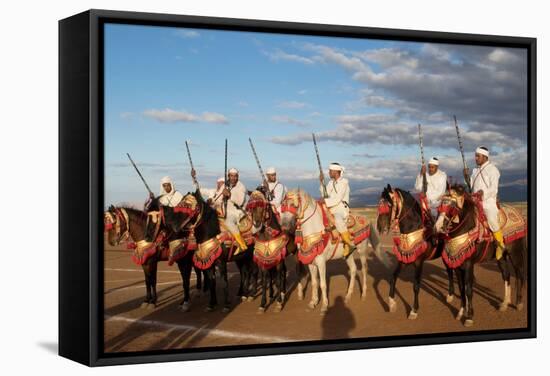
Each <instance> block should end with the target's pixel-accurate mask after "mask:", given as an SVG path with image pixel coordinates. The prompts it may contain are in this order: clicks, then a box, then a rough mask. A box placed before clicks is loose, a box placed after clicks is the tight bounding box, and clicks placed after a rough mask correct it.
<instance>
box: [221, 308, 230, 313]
mask: <svg viewBox="0 0 550 376" xmlns="http://www.w3.org/2000/svg"><path fill="white" fill-rule="evenodd" d="M229 311H231V308H229V307H223V308H222V313H227V312H229Z"/></svg>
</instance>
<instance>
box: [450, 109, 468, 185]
mask: <svg viewBox="0 0 550 376" xmlns="http://www.w3.org/2000/svg"><path fill="white" fill-rule="evenodd" d="M453 119H454V123H455V129H456V137H457V138H458V148H459V149H460V155H461V156H462V165H463V166H464V170H466V169H467V168H468V165H467V164H466V158H464V147H463V146H462V137H460V129H459V128H458V122H457V121H456V116H455V115H453ZM464 181H465V183H466V186H467V187H468V191H469V192H470V193H472V186H471V185H470V177H469V176H464Z"/></svg>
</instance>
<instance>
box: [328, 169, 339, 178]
mask: <svg viewBox="0 0 550 376" xmlns="http://www.w3.org/2000/svg"><path fill="white" fill-rule="evenodd" d="M328 176H330V178H331V179H338V178H339V177H340V171H336V170H328Z"/></svg>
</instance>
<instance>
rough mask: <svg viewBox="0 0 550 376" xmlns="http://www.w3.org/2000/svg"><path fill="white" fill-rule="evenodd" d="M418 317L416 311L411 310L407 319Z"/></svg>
mask: <svg viewBox="0 0 550 376" xmlns="http://www.w3.org/2000/svg"><path fill="white" fill-rule="evenodd" d="M417 318H418V313H417V312H415V311H411V312H410V313H409V320H416V319H417Z"/></svg>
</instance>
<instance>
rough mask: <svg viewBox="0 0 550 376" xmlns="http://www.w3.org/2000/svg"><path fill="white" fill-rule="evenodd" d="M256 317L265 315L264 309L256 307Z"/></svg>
mask: <svg viewBox="0 0 550 376" xmlns="http://www.w3.org/2000/svg"><path fill="white" fill-rule="evenodd" d="M256 313H257V314H258V315H263V314H264V313H265V308H264V307H258V311H257V312H256Z"/></svg>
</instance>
